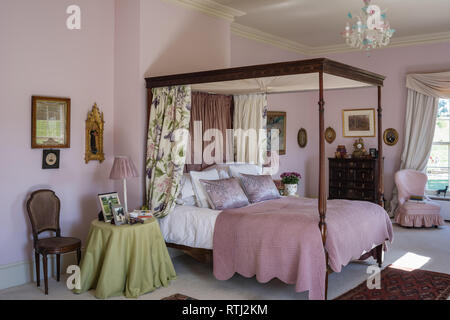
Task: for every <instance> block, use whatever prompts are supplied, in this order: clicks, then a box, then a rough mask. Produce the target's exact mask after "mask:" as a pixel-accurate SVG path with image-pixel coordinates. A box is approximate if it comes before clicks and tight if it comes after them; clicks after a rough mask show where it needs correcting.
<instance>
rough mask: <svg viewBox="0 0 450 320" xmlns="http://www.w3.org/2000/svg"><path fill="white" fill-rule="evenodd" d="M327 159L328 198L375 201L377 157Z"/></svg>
mask: <svg viewBox="0 0 450 320" xmlns="http://www.w3.org/2000/svg"><path fill="white" fill-rule="evenodd" d="M328 160H329V165H330V168H329V169H330V170H329V197H328V198H329V199H348V200H363V201H371V202H376V201H377V190H378V184H377V183H378V166H377V159H337V158H329V159H328Z"/></svg>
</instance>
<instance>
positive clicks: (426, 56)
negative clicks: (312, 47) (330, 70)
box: [231, 35, 450, 200]
mask: <svg viewBox="0 0 450 320" xmlns="http://www.w3.org/2000/svg"><path fill="white" fill-rule="evenodd" d="M231 40H232V41H231V47H232V54H231V57H232V61H231V63H232V65H233V66H241V65H247V64H257V63H267V62H274V61H283V60H295V59H303V58H305V57H302V56H301V55H296V54H295V53H287V52H286V51H285V50H282V49H277V48H273V47H271V49H269V50H265V47H266V46H267V45H265V44H261V43H258V42H256V41H252V40H248V39H244V38H241V37H238V36H235V35H233V36H232V38H231ZM449 51H450V43H440V44H430V45H422V46H414V47H403V48H386V49H381V50H375V51H373V52H372V54H371V56H370V57H367V55H366V54H365V53H364V52H351V53H342V54H333V55H328V56H327V57H328V58H330V59H334V60H337V61H340V62H343V63H347V64H350V65H353V66H356V67H360V68H363V69H367V70H369V71H373V72H376V73H379V74H382V75H385V76H386V77H387V78H386V81H385V86H384V88H383V90H382V105H383V128H395V129H397V131H398V132H399V134H400V140H399V142H398V143H397V145H396V146H393V147H390V146H387V145H383V148H384V149H383V150H384V153H385V176H384V177H385V194H386V199H388V200H389V199H391V195H392V188H393V184H394V182H393V174H394V173H395V172H396V171H397V170H398V168H399V166H400V154H401V150H402V146H403V141H404V139H403V135H404V114H405V108H406V89H405V79H406V74H407V73H410V72H433V71H442V70H449V69H450V58H449V56H448V52H449ZM253 53H254V55H255V60H252V57H253ZM296 57H298V58H296ZM308 58H314V57H308ZM317 101H318V94H317V93H316V92H304V93H296V94H292V93H289V94H276V95H269V98H268V102H269V110H277V111H286V112H287V140H288V141H287V154H286V155H285V156H281V159H280V167H281V168H280V172H283V171H287V170H298V171H299V172H300V173H301V174H302V175H303V180H302V185H301V189H300V191H301V193H302V194H305V195H307V196H317V194H318V182H317V180H318V178H317V172H318V165H317V162H318V142H319V141H318V138H317V136H318V111H317V110H318V105H317ZM376 106H377V89H376V88H362V89H348V90H332V91H326V92H325V110H326V112H325V127H328V126H331V127H332V128H334V129H335V131H336V135H337V137H336V140H335V141H334V142H333V143H332V144H328V143H327V144H326V156H327V157H332V156H333V155H334V151H335V150H336V147H337V145H339V144H344V145H346V147H347V150H348V151H351V150H353V147H352V144H353V142H354V139H353V138H343V137H342V113H341V112H342V109H345V108H361V107H364V108H366V107H367V108H376ZM301 127H304V128H305V129H306V130H307V132H308V146H307V147H306V148H305V149H301V148H300V147H298V145H297V132H298V130H299V129H300V128H301ZM376 139H377V138H365V139H364V140H365V141H366V146H367V148H371V147H376V145H377V141H376Z"/></svg>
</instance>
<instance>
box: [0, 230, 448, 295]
mask: <svg viewBox="0 0 450 320" xmlns="http://www.w3.org/2000/svg"><path fill="white" fill-rule="evenodd" d="M449 243H450V223H448V222H447V223H446V225H445V226H444V227H441V228H439V229H405V228H401V227H398V226H396V225H394V243H393V244H392V245H391V247H390V250H389V251H388V252H387V253H386V256H385V263H384V266H387V265H389V264H392V263H394V262H396V261H401V262H403V263H405V261H406V263H410V262H411V263H412V264H414V263H416V264H417V263H419V265H420V264H423V263H424V262H425V264H423V266H420V268H421V269H425V270H430V271H435V272H441V273H448V274H450V246H449ZM402 257H403V259H401V260H399V259H400V258H402ZM405 257H406V258H408V259H405ZM411 257H413V258H414V257H416V258H417V259H416V261H414V259H413V260H411V259H410V258H411ZM369 261H370V262H373V260H367V262H362V263H361V262H356V263H350V264H349V265H348V266H346V267H345V268H344V269H343V271H342V272H340V273H333V274H331V275H330V277H329V291H328V292H329V295H328V298H329V299H334V298H335V297H337V296H339V295H341V294H343V293H345V292H347V291H349V290H350V289H352V288H354V287H356V286H357V285H359V284H360V283H361V282H363V281H365V280H366V279H367V277H368V274H367V273H366V270H367V266H368V265H373V263H369ZM408 261H409V262H408ZM173 264H174V266H175V270H176V271H177V274H178V278H177V279H176V280H174V281H172V283H171V284H170V285H169V286H168V287H167V288H160V289H158V290H156V291H154V292H151V293H148V294H145V295H143V296H141V297H140V298H139V299H147V300H159V299H162V298H164V297H168V296H171V295H173V294H176V293H180V292H181V293H183V294H184V295H187V296H190V297H194V298H196V299H200V300H205V299H212V300H241V299H242V300H248V299H255V300H270V299H283V300H284V299H287V300H289V299H298V300H301V299H307V297H308V296H307V293H305V292H302V293H296V292H295V291H294V286H293V285H287V284H284V283H282V282H281V281H279V280H277V279H274V280H272V281H270V282H268V283H266V284H262V283H258V282H257V281H256V280H255V278H250V279H247V278H244V277H242V276H239V275H235V276H234V277H233V278H232V279H230V280H228V281H219V280H216V279H215V278H214V276H213V274H212V268H211V267H208V266H206V265H203V264H201V263H198V262H196V261H195V260H193V259H192V258H190V257H188V256H185V255H181V256H178V257H176V258H174V259H173ZM65 279H66V278H65V277H62V279H61V282H59V283H58V282H56V280H54V279H50V281H49V295H48V296H45V295H44V293H43V289H42V287H41V288H37V287H36V285H35V283H30V284H25V285H22V286H19V287H13V288H9V289H5V290H2V291H0V299H96V298H95V297H94V296H93V294H92V292H87V293H84V294H81V295H76V294H73V293H72V292H70V291H69V290H67V288H66V286H65ZM111 299H126V298H125V297H115V298H111Z"/></svg>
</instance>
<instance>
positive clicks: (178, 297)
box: [161, 293, 197, 300]
mask: <svg viewBox="0 0 450 320" xmlns="http://www.w3.org/2000/svg"><path fill="white" fill-rule="evenodd" d="M161 300H197V299H194V298H191V297H188V296H185V295H184V294H181V293H175V294H173V295H171V296H168V297H165V298H162V299H161Z"/></svg>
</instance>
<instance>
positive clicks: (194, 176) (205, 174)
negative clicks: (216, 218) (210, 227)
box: [189, 169, 220, 208]
mask: <svg viewBox="0 0 450 320" xmlns="http://www.w3.org/2000/svg"><path fill="white" fill-rule="evenodd" d="M189 175H190V176H191V181H192V186H193V189H194V192H195V197H196V199H197V206H198V207H200V208H210V206H209V203H208V194H207V193H206V191H205V189H204V188H203V186H202V184H201V183H200V181H199V180H200V179H203V180H219V179H220V177H219V173H218V172H217V170H216V169H211V170H207V171H191V172H189Z"/></svg>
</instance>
